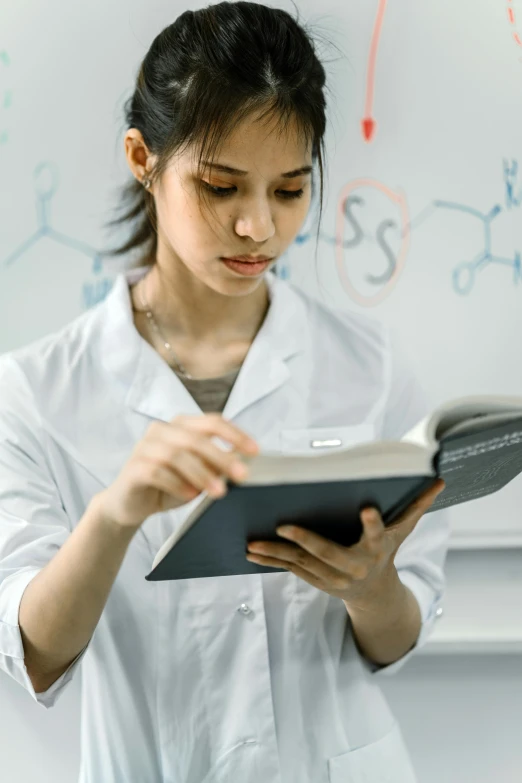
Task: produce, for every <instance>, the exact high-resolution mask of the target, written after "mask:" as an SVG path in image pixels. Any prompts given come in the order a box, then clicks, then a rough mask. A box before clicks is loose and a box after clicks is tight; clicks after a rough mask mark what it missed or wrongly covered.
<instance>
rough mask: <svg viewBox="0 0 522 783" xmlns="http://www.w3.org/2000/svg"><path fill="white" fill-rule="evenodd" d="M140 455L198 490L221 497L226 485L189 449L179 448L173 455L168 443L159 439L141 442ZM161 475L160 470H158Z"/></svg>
mask: <svg viewBox="0 0 522 783" xmlns="http://www.w3.org/2000/svg"><path fill="white" fill-rule="evenodd" d="M140 456H141V457H142V458H143V459H145V460H146V461H148V462H151V463H155V464H156V465H158V468H161V469H162V470H168V471H170V472H171V473H172V474H173V475H174V476H179V477H180V478H181V479H182V481H183V482H186V483H188V484H190V485H191V486H193V487H195V488H196V489H197V490H198V492H203V491H204V490H206V491H207V492H208V493H209V495H212V497H221V496H222V495H224V494H225V492H226V486H225V484H224V482H223V481H222V480H221V479H220V477H219V476H218V475H217V474H216V472H215V471H214V470H212V469H211V467H210V466H209V465H207V464H206V463H205V462H204V461H203V460H202V459H201V458H200V457H198V456H197V455H196V454H193V453H192V452H191V451H190V450H185V449H183V450H179V451H178V452H176V453H175V454H174V456H173V453H172V448H171V447H170V445H169V444H168V443H164V442H161V441H149V442H146V441H144V442H143V446H142V449H141V454H140ZM158 475H162V471H158Z"/></svg>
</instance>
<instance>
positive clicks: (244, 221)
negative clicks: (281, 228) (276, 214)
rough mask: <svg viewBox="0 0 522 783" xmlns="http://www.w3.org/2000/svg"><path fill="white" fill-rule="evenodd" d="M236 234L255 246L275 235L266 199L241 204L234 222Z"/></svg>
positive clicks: (270, 211)
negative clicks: (249, 239)
mask: <svg viewBox="0 0 522 783" xmlns="http://www.w3.org/2000/svg"><path fill="white" fill-rule="evenodd" d="M235 230H236V234H237V235H238V236H240V237H244V236H248V237H250V238H251V239H253V240H254V242H256V243H257V244H262V243H263V242H265V241H266V240H267V239H270V238H271V237H273V236H274V234H275V224H274V219H273V217H272V210H271V209H270V204H269V203H268V202H267V201H266V199H252V200H251V201H250V202H246V201H245V202H243V204H242V206H241V212H240V214H239V215H238V216H237V217H236V220H235Z"/></svg>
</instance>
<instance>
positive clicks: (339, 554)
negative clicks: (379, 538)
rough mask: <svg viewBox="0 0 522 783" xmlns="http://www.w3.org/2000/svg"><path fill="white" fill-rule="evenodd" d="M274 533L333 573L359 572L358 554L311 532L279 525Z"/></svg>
mask: <svg viewBox="0 0 522 783" xmlns="http://www.w3.org/2000/svg"><path fill="white" fill-rule="evenodd" d="M276 532H277V533H278V535H280V536H282V537H283V538H287V539H289V540H290V541H293V542H295V543H296V544H297V545H298V546H299V547H300V548H301V549H303V550H304V551H305V552H308V553H309V554H310V555H312V556H313V557H314V558H316V559H317V560H320V561H321V562H323V563H326V564H327V565H328V566H330V567H331V568H332V569H334V570H335V571H340V572H342V573H345V572H351V570H352V569H355V571H357V572H358V570H359V566H360V562H358V561H359V560H360V557H359V554H357V555H355V554H354V553H350V551H349V549H348V548H347V547H344V546H342V545H341V544H336V543H335V542H334V541H330V540H329V539H327V538H323V536H320V535H318V534H317V533H314V532H313V531H311V530H306V529H305V528H302V527H296V526H294V525H281V526H279V527H278V528H277V529H276Z"/></svg>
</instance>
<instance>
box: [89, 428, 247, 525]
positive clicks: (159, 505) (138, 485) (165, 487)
mask: <svg viewBox="0 0 522 783" xmlns="http://www.w3.org/2000/svg"><path fill="white" fill-rule="evenodd" d="M215 436H217V437H219V438H221V439H222V440H224V441H226V442H227V443H230V444H231V446H232V447H233V448H232V450H231V451H225V449H223V448H221V447H219V446H218V445H216V444H215V443H213V442H212V440H211V438H213V437H215ZM258 451H259V447H258V445H257V443H256V441H255V440H252V438H250V437H249V436H248V435H247V434H246V433H244V432H243V431H242V430H240V429H238V428H237V427H235V426H234V425H233V424H231V423H230V422H229V421H227V420H226V419H224V418H223V417H222V416H221V415H220V414H218V413H205V414H200V415H199V416H176V417H175V418H174V419H172V420H171V421H170V422H168V423H167V422H160V421H155V422H153V423H152V424H151V425H150V427H149V428H148V430H147V431H146V433H145V435H144V437H143V438H142V439H141V440H140V441H139V442H138V443H137V444H136V446H135V448H134V450H133V452H132V454H131V456H130V457H129V459H128V461H127V462H126V463H125V465H124V466H123V468H122V470H121V472H120V474H119V476H118V477H117V479H116V480H115V481H114V482H113V483H112V484H111V485H110V486H109V487H107V488H106V489H105V490H103V491H102V492H101V493H100V496H99V498H98V500H99V503H100V506H99V508H100V511H101V514H102V516H103V517H104V519H107V520H110V521H111V522H113V523H115V524H117V525H119V526H121V527H124V528H130V529H136V530H137V529H138V528H139V527H140V525H142V523H143V522H144V521H145V520H146V519H147V518H148V517H150V516H151V515H152V514H155V513H157V512H158V511H167V510H168V509H172V508H177V507H178V506H182V505H183V504H185V503H188V502H189V501H190V500H193V499H194V498H195V497H197V496H198V495H199V494H200V492H203V491H206V492H207V493H208V494H209V495H210V496H211V497H214V498H219V497H222V496H223V495H224V494H225V493H226V486H225V483H224V481H223V480H222V478H221V477H222V476H224V477H225V478H230V479H232V480H233V481H234V482H236V483H239V482H240V481H242V480H243V479H245V478H246V476H247V474H248V468H247V466H246V465H245V464H244V463H243V462H242V461H241V460H240V459H239V458H238V452H239V453H242V454H245V455H246V456H253V455H254V454H257V453H258Z"/></svg>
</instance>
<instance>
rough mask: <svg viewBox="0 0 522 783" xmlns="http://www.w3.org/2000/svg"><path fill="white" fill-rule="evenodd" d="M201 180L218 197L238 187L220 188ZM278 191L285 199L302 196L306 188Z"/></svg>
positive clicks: (228, 193)
mask: <svg viewBox="0 0 522 783" xmlns="http://www.w3.org/2000/svg"><path fill="white" fill-rule="evenodd" d="M201 182H202V183H203V185H204V186H205V188H206V189H207V190H208V191H209V192H210V193H212V195H213V196H218V198H224V197H226V196H231V195H232V193H234V191H235V190H236V188H219V187H217V185H211V184H210V183H209V182H205V180H204V179H202V180H201ZM276 193H278V194H279V195H280V197H281V198H284V199H293V198H301V196H302V195H303V194H304V188H300V189H299V190H277V191H276Z"/></svg>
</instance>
